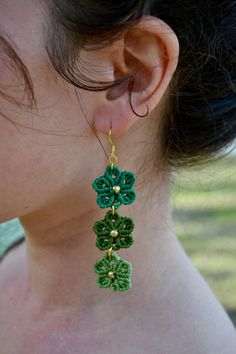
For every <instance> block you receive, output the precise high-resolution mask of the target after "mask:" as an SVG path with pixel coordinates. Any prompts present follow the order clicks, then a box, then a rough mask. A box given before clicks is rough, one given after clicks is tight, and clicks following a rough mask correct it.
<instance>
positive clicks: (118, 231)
mask: <svg viewBox="0 0 236 354" xmlns="http://www.w3.org/2000/svg"><path fill="white" fill-rule="evenodd" d="M133 229H134V223H133V220H132V219H130V218H127V217H124V216H120V215H119V214H118V213H117V212H116V211H115V212H114V215H113V213H112V210H109V211H108V212H107V213H106V216H105V218H104V219H103V220H100V221H97V222H96V223H95V224H94V226H93V231H94V232H95V233H96V234H97V240H96V246H97V247H98V248H99V249H100V250H106V249H109V248H111V247H112V248H113V250H114V251H116V250H119V249H120V248H128V247H130V246H131V245H132V244H133V242H134V240H133V237H132V235H131V233H132V231H133Z"/></svg>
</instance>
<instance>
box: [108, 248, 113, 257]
mask: <svg viewBox="0 0 236 354" xmlns="http://www.w3.org/2000/svg"><path fill="white" fill-rule="evenodd" d="M112 253H113V251H112V247H111V248H109V250H108V256H109V259H110V260H111V255H112Z"/></svg>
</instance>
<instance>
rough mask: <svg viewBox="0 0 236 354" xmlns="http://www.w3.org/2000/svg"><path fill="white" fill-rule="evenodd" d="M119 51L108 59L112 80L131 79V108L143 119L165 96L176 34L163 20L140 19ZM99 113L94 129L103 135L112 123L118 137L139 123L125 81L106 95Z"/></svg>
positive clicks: (175, 50) (175, 54) (175, 52)
mask: <svg viewBox="0 0 236 354" xmlns="http://www.w3.org/2000/svg"><path fill="white" fill-rule="evenodd" d="M120 44H121V42H120ZM118 48H119V50H118V52H117V55H116V56H113V57H111V61H112V65H113V67H114V78H115V79H121V78H124V77H128V76H130V77H134V78H135V81H134V84H133V87H132V96H131V100H132V107H133V109H134V111H135V112H137V114H138V115H140V116H144V115H145V113H146V112H147V107H148V109H149V113H151V111H152V110H154V108H155V107H156V106H157V105H158V103H159V102H160V100H161V98H162V96H163V95H164V93H165V92H166V90H167V88H168V86H169V83H170V80H171V78H172V76H173V74H174V72H175V69H176V67H177V64H178V55H179V42H178V39H177V37H176V35H175V33H174V32H173V31H172V29H171V28H170V27H169V26H168V25H167V24H166V23H165V22H163V21H162V20H160V19H158V18H156V17H153V16H143V17H142V19H141V20H140V21H139V23H138V24H137V25H135V27H133V28H130V29H129V30H127V31H126V33H125V34H124V37H123V38H122V45H119V47H118ZM101 112H103V117H102V118H101V117H100V119H98V117H99V116H97V122H95V127H96V129H98V130H99V131H101V132H103V133H105V134H107V133H108V131H109V129H110V121H111V120H112V127H113V134H114V135H120V134H122V133H123V132H125V131H126V130H127V129H128V128H129V127H130V126H131V125H132V124H134V123H135V122H136V121H137V119H139V117H138V116H137V115H135V113H134V112H133V111H132V109H131V107H130V99H129V81H128V80H126V81H125V82H123V83H121V84H119V85H118V86H114V87H112V88H110V89H109V90H108V91H107V94H106V103H104V105H103V107H100V113H101ZM107 119H108V122H107ZM141 119H142V118H141Z"/></svg>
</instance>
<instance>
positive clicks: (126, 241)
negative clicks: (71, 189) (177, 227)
mask: <svg viewBox="0 0 236 354" xmlns="http://www.w3.org/2000/svg"><path fill="white" fill-rule="evenodd" d="M108 138H109V141H110V144H111V155H110V158H109V165H108V166H107V167H106V170H105V172H104V175H103V176H101V177H99V178H96V179H95V181H94V182H93V183H92V187H93V189H94V190H95V191H96V192H97V193H98V194H97V204H98V205H99V207H100V208H111V210H109V211H108V212H107V213H106V215H105V217H104V219H103V220H99V221H97V222H96V223H95V224H94V226H93V231H94V232H95V234H96V235H97V239H96V247H98V248H99V249H100V250H108V251H107V252H106V255H105V256H104V257H103V258H101V259H99V260H97V261H96V263H95V264H94V265H93V270H94V271H95V272H96V273H97V274H98V277H97V279H96V281H97V283H98V285H99V286H100V288H111V289H112V290H113V291H126V290H128V289H129V288H131V287H132V282H131V275H132V264H131V263H130V262H129V261H127V260H124V259H122V258H121V257H120V256H118V255H117V254H116V252H115V251H117V250H119V249H120V248H128V247H130V246H131V245H132V244H133V243H134V240H133V237H132V231H133V229H134V222H133V220H132V219H130V218H128V217H126V216H121V215H119V214H118V212H117V209H118V208H119V207H120V206H121V205H122V204H124V205H128V204H131V203H133V202H134V201H135V199H136V193H135V191H134V190H133V185H134V183H135V175H134V173H132V172H130V171H123V172H121V170H120V169H119V167H118V166H115V164H116V163H117V157H116V155H115V149H116V147H115V145H114V143H113V141H112V131H111V129H110V131H109V136H108Z"/></svg>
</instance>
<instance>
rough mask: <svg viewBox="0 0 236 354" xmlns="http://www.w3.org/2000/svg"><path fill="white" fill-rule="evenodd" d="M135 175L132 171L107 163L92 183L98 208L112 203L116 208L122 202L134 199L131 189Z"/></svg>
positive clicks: (110, 205) (107, 206) (128, 202)
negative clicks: (122, 169) (102, 173)
mask: <svg viewBox="0 0 236 354" xmlns="http://www.w3.org/2000/svg"><path fill="white" fill-rule="evenodd" d="M134 183H135V176H134V174H133V173H132V172H129V171H124V172H121V170H120V169H119V167H117V166H113V169H112V167H111V166H110V165H109V166H107V167H106V170H105V173H104V175H103V176H101V177H99V178H96V179H95V181H94V182H93V183H92V187H93V189H95V191H96V192H97V193H98V195H97V203H98V205H99V206H100V208H109V207H112V205H114V208H115V209H118V208H119V207H120V206H121V205H122V204H125V205H127V204H131V203H133V202H134V200H135V199H136V193H135V191H134V190H133V188H132V187H133V185H134Z"/></svg>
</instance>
